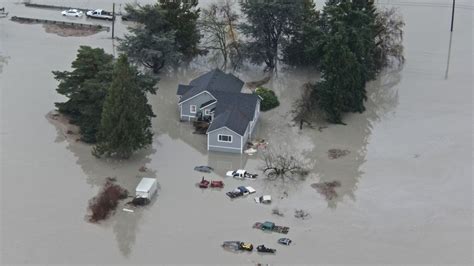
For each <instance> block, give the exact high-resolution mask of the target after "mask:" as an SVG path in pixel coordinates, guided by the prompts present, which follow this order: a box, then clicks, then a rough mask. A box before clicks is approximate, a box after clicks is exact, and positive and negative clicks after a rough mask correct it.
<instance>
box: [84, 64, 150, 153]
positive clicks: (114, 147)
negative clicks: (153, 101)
mask: <svg viewBox="0 0 474 266" xmlns="http://www.w3.org/2000/svg"><path fill="white" fill-rule="evenodd" d="M150 84H151V83H148V85H150ZM141 86H143V82H141V81H140V75H139V74H138V72H137V70H136V69H135V68H134V67H132V66H130V64H129V62H128V59H127V56H125V55H121V56H120V57H119V58H118V60H117V62H116V64H115V67H114V72H113V81H112V84H111V86H110V88H109V93H108V95H107V97H106V99H105V103H104V109H103V112H102V118H101V123H100V128H99V134H98V143H97V145H96V146H95V147H94V150H93V154H94V155H96V156H101V155H106V156H115V157H119V158H129V157H130V156H131V155H132V154H133V152H134V151H136V150H139V149H141V148H144V147H146V146H148V145H150V144H151V143H152V136H153V133H152V131H151V118H152V117H154V114H153V111H152V108H151V106H150V105H149V104H148V101H147V97H146V92H147V91H150V90H152V89H151V88H141Z"/></svg>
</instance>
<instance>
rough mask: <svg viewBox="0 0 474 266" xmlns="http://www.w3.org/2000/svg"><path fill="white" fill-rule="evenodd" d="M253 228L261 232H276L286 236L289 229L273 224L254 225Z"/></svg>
mask: <svg viewBox="0 0 474 266" xmlns="http://www.w3.org/2000/svg"><path fill="white" fill-rule="evenodd" d="M253 228H256V229H260V230H262V231H270V232H276V233H280V234H288V232H289V231H290V228H289V227H287V226H279V225H275V223H273V222H268V221H266V222H264V223H255V224H254V225H253Z"/></svg>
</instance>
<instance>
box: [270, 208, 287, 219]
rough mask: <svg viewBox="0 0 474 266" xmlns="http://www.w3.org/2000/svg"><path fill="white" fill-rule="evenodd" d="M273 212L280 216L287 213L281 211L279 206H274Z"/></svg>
mask: <svg viewBox="0 0 474 266" xmlns="http://www.w3.org/2000/svg"><path fill="white" fill-rule="evenodd" d="M272 214H273V215H277V216H280V217H283V216H285V214H283V212H281V211H280V210H279V209H278V208H274V209H273V210H272Z"/></svg>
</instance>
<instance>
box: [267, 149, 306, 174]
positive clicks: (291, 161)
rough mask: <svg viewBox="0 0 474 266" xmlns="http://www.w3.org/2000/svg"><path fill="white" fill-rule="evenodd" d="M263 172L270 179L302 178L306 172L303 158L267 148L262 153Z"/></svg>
mask: <svg viewBox="0 0 474 266" xmlns="http://www.w3.org/2000/svg"><path fill="white" fill-rule="evenodd" d="M262 159H263V166H262V167H261V169H262V171H263V173H264V174H265V175H266V176H267V178H268V179H270V180H276V179H279V178H281V179H296V178H303V177H305V176H306V175H307V174H308V171H307V170H306V169H305V168H304V166H303V165H304V163H303V160H301V159H299V158H296V157H295V156H293V155H291V154H289V153H288V152H286V151H282V150H281V149H279V150H274V149H272V148H267V149H265V150H264V151H263V153H262Z"/></svg>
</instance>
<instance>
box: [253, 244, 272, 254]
mask: <svg viewBox="0 0 474 266" xmlns="http://www.w3.org/2000/svg"><path fill="white" fill-rule="evenodd" d="M257 251H258V252H263V253H275V252H276V249H273V248H267V247H265V245H259V246H258V247H257Z"/></svg>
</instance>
